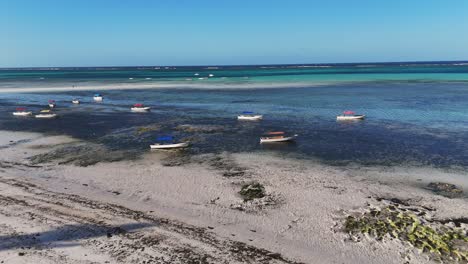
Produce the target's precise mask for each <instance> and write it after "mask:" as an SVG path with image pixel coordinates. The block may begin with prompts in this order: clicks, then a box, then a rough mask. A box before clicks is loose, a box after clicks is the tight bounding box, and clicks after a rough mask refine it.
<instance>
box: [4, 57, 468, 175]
mask: <svg viewBox="0 0 468 264" xmlns="http://www.w3.org/2000/svg"><path fill="white" fill-rule="evenodd" d="M459 64H460V63H452V64H447V63H443V64H430V65H421V64H417V65H412V66H405V65H394V64H389V65H387V64H384V65H382V64H379V65H372V66H370V65H344V66H343V65H342V66H331V67H327V68H298V67H297V66H295V67H294V68H287V67H292V66H274V67H276V68H273V69H271V68H269V69H264V68H259V67H246V68H239V69H238V68H228V69H205V68H182V69H179V68H178V69H162V70H161V69H159V70H156V69H143V70H142V69H116V70H109V69H107V70H93V69H85V70H84V69H79V70H71V69H69V70H54V71H38V70H33V71H31V70H22V71H18V70H16V71H0V87H3V88H11V87H28V86H29V87H39V86H42V87H48V86H50V87H54V86H64V85H67V86H71V85H89V86H95V85H99V84H103V83H106V84H109V83H111V84H112V83H115V84H119V83H122V82H124V83H128V84H135V87H136V88H138V84H139V83H142V82H143V83H150V84H151V83H154V84H155V85H157V84H158V83H159V82H171V83H174V84H176V85H175V87H174V88H170V89H169V88H168V89H131V90H103V91H100V92H101V93H102V94H104V97H105V101H104V102H103V103H100V104H97V103H94V102H92V95H93V93H94V91H73V89H71V90H70V91H63V92H58V91H57V92H52V91H49V92H41V93H34V92H28V93H19V92H15V93H0V128H1V129H9V130H28V131H40V132H48V133H58V134H67V135H72V136H75V137H78V138H83V139H87V140H91V141H96V142H100V143H103V144H107V145H108V146H110V147H112V148H115V149H129V150H138V151H141V150H146V149H147V148H148V145H149V144H150V143H152V142H153V141H154V138H155V137H157V136H158V135H161V134H173V135H174V136H176V137H177V138H186V137H191V138H192V140H193V146H192V148H191V149H190V150H189V152H191V153H205V152H220V151H232V152H241V151H274V152H276V153H279V154H287V155H296V156H298V157H302V158H313V159H320V160H322V161H324V162H328V163H330V164H336V165H340V164H349V163H358V164H371V165H412V166H435V167H460V166H461V167H466V166H468V133H467V132H468V110H467V109H468V108H467V104H468V82H467V81H468V65H465V64H463V65H459ZM264 67H266V66H264ZM268 67H270V66H268ZM195 73H198V74H199V75H198V76H197V77H194V76H195V75H194V74H195ZM208 74H214V77H212V78H210V79H204V80H198V79H196V78H198V77H199V76H203V77H206V76H208ZM221 77H227V78H225V79H223V78H221ZM246 77H248V78H246ZM40 78H43V79H40ZM128 78H134V79H133V80H129V79H128ZM146 78H151V79H146ZM187 78H192V80H191V81H188V80H185V79H187ZM198 81H200V82H199V83H200V86H198V87H197V88H193V87H188V86H187V85H186V83H187V82H198ZM226 83H228V84H229V87H228V88H226V86H225V84H226ZM245 84H247V86H246V85H245ZM253 84H254V85H253ZM278 84H280V85H278ZM296 84H300V85H299V86H296ZM317 84H320V85H317ZM237 85H239V87H241V86H242V89H236V87H237ZM248 85H252V86H253V87H256V88H255V89H254V88H246V87H249V86H248ZM205 86H206V87H207V88H209V89H204V87H205ZM272 86H275V87H276V88H271V87H272ZM278 87H280V88H278ZM258 88H261V89H258ZM1 89H2V88H0V91H1ZM74 97H79V98H81V99H82V100H83V104H81V105H78V106H77V105H72V104H71V103H70V101H71V99H73V98H74ZM48 99H54V100H56V101H57V103H58V108H57V110H56V111H57V113H58V114H59V115H60V118H59V119H57V120H35V119H24V118H23V119H20V118H14V117H13V116H12V115H11V111H12V110H13V109H14V108H15V107H16V106H26V107H28V108H29V109H31V110H33V111H39V110H40V109H41V108H43V107H44V105H45V104H46V102H47V100H48ZM134 103H144V104H146V105H149V106H152V107H153V111H152V112H150V113H147V114H135V113H131V112H129V107H130V105H132V104H134ZM246 110H249V111H255V112H258V113H261V114H264V116H265V119H264V120H263V121H261V122H239V121H237V120H236V115H237V114H238V113H240V112H242V111H246ZM344 110H354V111H356V112H358V113H362V114H365V115H367V117H368V118H367V119H366V120H365V121H363V122H353V123H339V122H336V115H338V114H340V113H341V112H342V111H344ZM156 124H157V125H159V126H160V127H161V129H160V130H159V131H153V132H148V133H144V134H141V135H136V134H135V133H134V131H135V129H136V128H137V127H141V126H148V125H156ZM182 124H192V125H205V126H206V125H216V126H219V127H220V128H222V129H219V130H218V131H215V132H203V131H202V132H197V133H191V132H186V131H180V130H177V129H176V128H177V126H178V125H182ZM271 130H283V131H286V132H290V133H297V134H299V135H300V136H299V138H298V140H297V142H296V143H295V144H280V145H277V146H274V147H271V146H270V147H269V146H261V145H260V144H259V143H258V138H259V136H260V135H261V134H262V133H263V132H266V131H271Z"/></svg>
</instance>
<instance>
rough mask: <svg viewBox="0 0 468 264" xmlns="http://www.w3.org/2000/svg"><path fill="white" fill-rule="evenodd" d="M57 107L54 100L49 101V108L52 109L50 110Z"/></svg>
mask: <svg viewBox="0 0 468 264" xmlns="http://www.w3.org/2000/svg"><path fill="white" fill-rule="evenodd" d="M55 106H57V105H56V104H55V101H54V100H49V107H50V108H54V107H55Z"/></svg>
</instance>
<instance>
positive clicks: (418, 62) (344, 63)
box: [0, 60, 468, 70]
mask: <svg viewBox="0 0 468 264" xmlns="http://www.w3.org/2000/svg"><path fill="white" fill-rule="evenodd" d="M457 62H458V63H468V60H440V61H439V60H430V61H426V60H423V61H380V62H377V61H374V62H331V63H323V62H321V63H284V64H281V63H279V64H272V63H268V64H201V65H136V66H130V65H127V66H115V65H114V66H32V67H27V66H26V67H0V70H11V69H51V68H60V69H64V68H139V67H141V68H155V67H160V68H164V67H176V68H177V67H179V68H192V67H193V68H196V67H255V66H302V65H303V66H327V65H351V64H399V63H416V64H420V63H434V64H440V63H457Z"/></svg>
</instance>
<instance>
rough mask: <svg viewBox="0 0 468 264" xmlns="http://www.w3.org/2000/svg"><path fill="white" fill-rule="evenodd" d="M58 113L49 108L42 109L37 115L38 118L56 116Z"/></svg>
mask: <svg viewBox="0 0 468 264" xmlns="http://www.w3.org/2000/svg"><path fill="white" fill-rule="evenodd" d="M56 117H57V114H55V113H53V112H52V111H50V110H49V109H45V110H42V111H41V112H40V113H39V114H37V115H36V118H56Z"/></svg>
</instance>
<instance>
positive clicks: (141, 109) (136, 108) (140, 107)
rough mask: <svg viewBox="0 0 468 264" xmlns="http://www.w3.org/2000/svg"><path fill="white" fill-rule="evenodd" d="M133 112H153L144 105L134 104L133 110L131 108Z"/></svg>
mask: <svg viewBox="0 0 468 264" xmlns="http://www.w3.org/2000/svg"><path fill="white" fill-rule="evenodd" d="M130 109H131V110H132V111H133V112H148V111H149V110H151V107H149V106H144V105H143V104H134V105H133V107H132V108H130Z"/></svg>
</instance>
